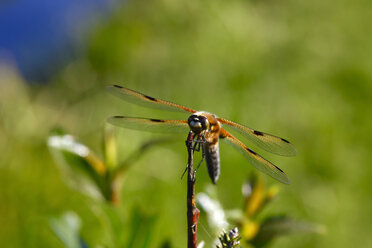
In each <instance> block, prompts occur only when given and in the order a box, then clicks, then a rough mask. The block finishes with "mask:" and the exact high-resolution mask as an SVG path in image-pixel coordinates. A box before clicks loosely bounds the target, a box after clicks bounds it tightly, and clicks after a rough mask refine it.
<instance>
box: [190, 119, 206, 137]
mask: <svg viewBox="0 0 372 248" xmlns="http://www.w3.org/2000/svg"><path fill="white" fill-rule="evenodd" d="M187 122H188V124H189V126H190V128H191V130H192V131H193V132H194V133H196V134H200V133H201V132H202V131H203V130H206V129H208V128H209V122H208V119H207V118H206V117H205V116H200V115H191V116H190V117H189V119H188V121H187Z"/></svg>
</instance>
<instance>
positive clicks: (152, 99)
mask: <svg viewBox="0 0 372 248" xmlns="http://www.w3.org/2000/svg"><path fill="white" fill-rule="evenodd" d="M143 96H144V97H145V98H147V99H149V100H150V101H153V102H156V99H155V98H153V97H151V96H146V95H143Z"/></svg>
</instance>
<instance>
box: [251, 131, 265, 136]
mask: <svg viewBox="0 0 372 248" xmlns="http://www.w3.org/2000/svg"><path fill="white" fill-rule="evenodd" d="M253 133H254V134H255V135H257V136H263V135H264V134H263V132H260V131H256V130H254V132H253Z"/></svg>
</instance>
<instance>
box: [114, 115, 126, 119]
mask: <svg viewBox="0 0 372 248" xmlns="http://www.w3.org/2000/svg"><path fill="white" fill-rule="evenodd" d="M113 118H116V119H120V118H124V116H119V115H117V116H113Z"/></svg>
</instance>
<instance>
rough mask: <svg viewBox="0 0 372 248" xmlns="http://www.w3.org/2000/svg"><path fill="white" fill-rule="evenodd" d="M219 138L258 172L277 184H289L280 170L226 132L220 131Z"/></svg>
mask: <svg viewBox="0 0 372 248" xmlns="http://www.w3.org/2000/svg"><path fill="white" fill-rule="evenodd" d="M220 138H221V139H222V140H224V141H226V142H227V143H228V144H230V145H232V146H233V147H234V148H235V149H237V150H238V151H239V152H240V153H241V154H243V156H244V157H245V158H246V159H248V161H249V162H250V163H251V164H253V165H254V166H255V167H256V168H257V169H258V170H260V171H262V172H263V173H266V174H267V175H269V176H271V177H273V178H274V179H276V180H278V181H279V182H282V183H285V184H289V179H288V177H287V175H286V174H285V173H284V172H283V171H282V170H281V169H280V168H278V167H276V166H275V165H273V164H272V163H270V162H269V161H267V160H266V159H264V158H263V157H261V156H260V155H258V154H257V153H255V152H254V151H252V150H251V149H249V148H248V147H246V146H245V145H244V144H243V143H242V142H241V141H239V140H238V139H237V138H235V137H234V136H232V135H231V134H230V133H228V132H227V131H226V130H223V129H222V130H221V133H220Z"/></svg>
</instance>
